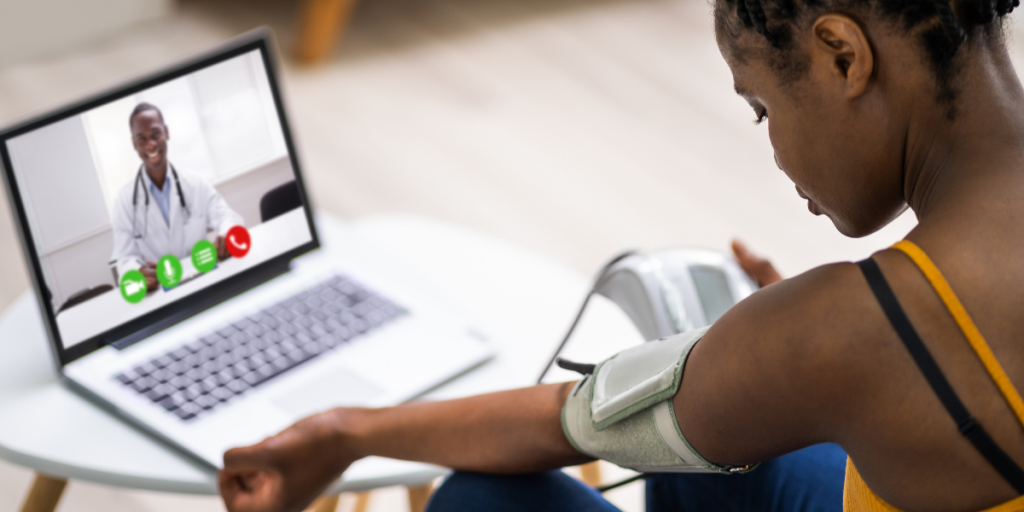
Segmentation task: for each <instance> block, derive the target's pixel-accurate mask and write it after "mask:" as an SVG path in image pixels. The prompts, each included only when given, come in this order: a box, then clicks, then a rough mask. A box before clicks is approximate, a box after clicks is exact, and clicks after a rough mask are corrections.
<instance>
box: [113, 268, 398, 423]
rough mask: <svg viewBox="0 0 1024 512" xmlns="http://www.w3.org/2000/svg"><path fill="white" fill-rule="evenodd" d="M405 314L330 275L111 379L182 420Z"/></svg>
mask: <svg viewBox="0 0 1024 512" xmlns="http://www.w3.org/2000/svg"><path fill="white" fill-rule="evenodd" d="M404 312H405V311H404V310H403V309H402V308H400V307H398V306H397V305H395V304H394V303H392V302H391V301H389V300H387V299H385V298H384V297H382V296H380V295H378V294H376V293H374V292H373V291H371V290H369V289H367V288H366V287H364V286H361V285H359V284H358V283H356V282H354V281H352V280H351V279H349V278H347V277H343V276H334V277H331V278H330V279H328V280H327V281H325V282H324V283H321V284H318V285H316V286H314V287H312V288H309V289H307V290H304V291H302V292H300V293H298V294H295V295H293V296H291V297H288V298H287V299H285V300H282V301H281V302H278V303H277V304H274V305H273V306H270V307H268V308H265V309H263V310H261V311H259V312H257V313H254V314H251V315H248V316H247V317H245V318H242V319H240V320H238V321H235V322H232V323H230V324H228V325H225V326H223V327H222V328H220V329H217V330H216V331H215V332H211V333H209V334H207V335H205V336H202V337H200V338H199V339H197V340H194V341H192V342H190V343H188V344H186V345H184V346H182V347H179V348H177V349H175V350H172V351H170V352H168V353H166V354H164V355H161V356H160V357H157V358H154V359H153V360H151V361H149V362H147V363H144V364H141V365H139V366H137V367H135V368H133V369H131V370H128V371H126V372H124V373H120V374H118V375H117V376H116V377H115V378H116V379H117V380H118V381H120V382H121V383H122V384H124V385H125V386H127V387H129V388H131V389H133V390H135V391H136V392H137V393H139V394H141V395H143V396H145V397H146V398H148V399H149V400H151V401H153V402H155V403H157V404H160V405H161V406H163V407H164V409H167V410H168V411H170V412H171V413H173V414H175V415H177V416H178V417H179V418H181V419H182V420H186V421H187V420H191V419H193V418H195V417H196V416H199V415H200V414H203V413H205V412H208V411H210V410H212V409H215V408H216V407H218V406H219V405H221V404H223V403H226V402H228V401H230V400H231V399H233V398H234V397H236V396H238V395H241V394H243V393H245V392H246V391H248V390H249V389H251V388H254V387H256V386H259V385H261V384H263V383H265V382H267V381H269V380H270V379H273V378H274V377H277V376H278V375H281V374H283V373H284V372H287V371H288V370H290V369H292V368H295V367H296V366H299V365H300V364H302V363H305V362H306V361H309V360H311V359H313V358H315V357H316V356H318V355H320V354H323V353H324V352H327V351H329V350H331V349H333V348H336V347H338V346H340V345H342V344H344V343H346V342H348V341H350V340H352V339H353V338H356V337H357V336H360V335H362V334H365V333H366V332H368V331H371V330H373V329H375V328H377V327H379V326H381V325H384V324H386V323H387V322H388V321H390V320H392V319H394V318H395V317H397V316H399V315H401V314H403V313H404Z"/></svg>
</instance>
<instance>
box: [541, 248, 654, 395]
mask: <svg viewBox="0 0 1024 512" xmlns="http://www.w3.org/2000/svg"><path fill="white" fill-rule="evenodd" d="M634 254H637V251H636V250H634V249H630V250H627V251H623V252H621V253H619V254H616V255H615V257H613V258H612V259H610V260H608V263H605V264H604V266H603V267H601V271H600V272H598V273H597V278H595V279H594V284H592V285H591V286H590V291H589V292H587V297H586V298H585V299H583V305H582V306H580V311H579V313H576V319H575V320H573V321H572V325H571V326H569V330H568V331H567V332H566V333H565V337H564V338H562V342H561V343H559V344H558V349H556V350H555V353H554V354H552V355H551V360H550V361H548V364H546V365H544V371H542V372H541V373H540V377H539V378H538V379H537V384H541V383H542V382H543V381H544V377H545V376H546V375H547V374H548V370H550V369H551V365H553V364H555V360H556V359H558V354H560V353H561V352H562V349H564V348H565V344H566V343H568V342H569V338H570V337H571V336H572V333H573V331H575V330H576V325H577V324H579V323H580V318H583V312H584V311H586V309H587V304H589V303H590V298H591V297H593V296H594V294H595V293H597V287H598V286H599V285H600V284H601V281H603V280H604V277H605V274H607V273H608V270H609V269H611V267H612V266H613V265H615V264H616V263H618V262H620V261H622V260H624V259H626V258H628V257H630V256H632V255H634Z"/></svg>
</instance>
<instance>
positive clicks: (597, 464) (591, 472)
mask: <svg viewBox="0 0 1024 512" xmlns="http://www.w3.org/2000/svg"><path fill="white" fill-rule="evenodd" d="M580 476H581V477H582V478H583V482H584V483H586V484H587V485H589V486H591V487H597V486H599V485H601V461H599V460H595V461H594V462H588V463H587V464H584V465H582V466H580Z"/></svg>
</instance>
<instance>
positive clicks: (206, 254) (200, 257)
mask: <svg viewBox="0 0 1024 512" xmlns="http://www.w3.org/2000/svg"><path fill="white" fill-rule="evenodd" d="M192 266H193V267H195V268H196V270H198V271H200V272H202V273H204V274H205V273H206V272H209V271H211V270H213V269H214V268H216V267H217V249H216V248H214V246H213V244H212V243H211V242H210V241H209V240H200V241H198V242H196V245H193V246H192Z"/></svg>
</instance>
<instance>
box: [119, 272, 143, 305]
mask: <svg viewBox="0 0 1024 512" xmlns="http://www.w3.org/2000/svg"><path fill="white" fill-rule="evenodd" d="M146 291H147V287H146V276H144V275H142V272H139V271H138V270H129V271H127V272H125V273H124V276H122V277H121V296H122V297H124V300H126V301H128V303H130V304H136V303H138V302H140V301H141V300H142V299H144V298H146Z"/></svg>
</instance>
